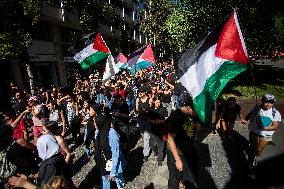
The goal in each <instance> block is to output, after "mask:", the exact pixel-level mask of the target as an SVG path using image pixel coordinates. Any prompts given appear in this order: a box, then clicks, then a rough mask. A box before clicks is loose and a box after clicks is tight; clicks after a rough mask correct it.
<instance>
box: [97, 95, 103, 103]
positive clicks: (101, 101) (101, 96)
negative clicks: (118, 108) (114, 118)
mask: <svg viewBox="0 0 284 189" xmlns="http://www.w3.org/2000/svg"><path fill="white" fill-rule="evenodd" d="M97 101H98V104H99V106H100V105H102V104H103V101H104V95H103V94H98V95H97Z"/></svg>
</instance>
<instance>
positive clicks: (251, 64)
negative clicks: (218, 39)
mask: <svg viewBox="0 0 284 189" xmlns="http://www.w3.org/2000/svg"><path fill="white" fill-rule="evenodd" d="M234 10H235V11H236V14H237V18H239V16H238V10H239V8H238V7H237V6H236V8H234ZM238 20H239V19H238ZM238 23H239V25H240V28H241V23H240V22H238ZM243 38H244V37H243ZM244 43H245V46H246V47H247V45H246V42H245V38H244ZM247 53H248V58H249V66H250V73H251V77H252V82H253V89H254V98H255V104H256V105H257V92H256V84H255V77H254V74H253V63H252V59H251V58H250V57H249V52H248V51H247Z"/></svg>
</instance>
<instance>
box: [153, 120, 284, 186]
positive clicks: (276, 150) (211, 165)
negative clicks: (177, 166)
mask: <svg viewBox="0 0 284 189" xmlns="http://www.w3.org/2000/svg"><path fill="white" fill-rule="evenodd" d="M283 123H284V122H282V124H281V125H280V127H279V128H278V130H277V131H276V132H275V134H274V136H273V142H274V143H271V144H269V145H268V146H266V148H265V150H264V152H263V154H262V155H261V156H260V157H259V158H258V160H257V161H258V166H257V168H256V173H255V178H250V177H249V176H248V170H247V149H248V133H249V131H248V129H247V126H246V125H242V124H241V123H240V122H236V125H235V131H234V135H233V136H234V138H233V141H231V142H229V141H224V140H223V138H222V136H221V135H220V134H219V133H218V132H217V133H216V134H213V133H212V132H210V131H209V130H208V128H201V129H200V134H199V135H200V136H199V137H198V138H197V143H196V147H197V149H198V153H199V155H200V166H199V176H198V179H199V183H200V188H201V189H223V188H224V189H225V188H226V189H245V188H258V189H259V188H261V189H262V188H263V189H272V188H273V189H281V188H284V179H283V177H282V175H283V174H282V170H284V163H283V161H284V124H283ZM209 132H210V133H209ZM167 180H168V170H167V166H166V161H165V162H163V166H161V167H158V170H157V172H156V174H155V176H154V177H153V179H152V183H153V186H154V187H153V188H155V189H165V188H167Z"/></svg>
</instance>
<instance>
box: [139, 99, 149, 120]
mask: <svg viewBox="0 0 284 189" xmlns="http://www.w3.org/2000/svg"><path fill="white" fill-rule="evenodd" d="M149 99H150V98H149V97H147V100H146V101H145V102H142V100H141V98H139V102H138V110H139V117H145V114H146V113H147V112H148V111H149V110H150V104H149Z"/></svg>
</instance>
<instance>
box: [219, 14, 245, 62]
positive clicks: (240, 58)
mask: <svg viewBox="0 0 284 189" xmlns="http://www.w3.org/2000/svg"><path fill="white" fill-rule="evenodd" d="M235 16H236V13H235V11H234V12H233V13H232V14H231V16H230V18H229V20H228V21H227V23H226V24H225V26H224V28H223V31H222V33H221V35H220V37H219V40H218V43H217V47H216V51H215V56H216V57H218V58H222V59H226V60H230V61H234V62H239V63H242V64H247V63H248V62H249V58H248V55H247V53H246V52H245V51H246V48H245V46H244V45H245V44H242V41H241V40H243V39H242V35H241V33H240V32H241V31H240V30H238V27H237V17H235ZM235 18H236V19H235Z"/></svg>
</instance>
